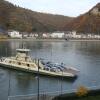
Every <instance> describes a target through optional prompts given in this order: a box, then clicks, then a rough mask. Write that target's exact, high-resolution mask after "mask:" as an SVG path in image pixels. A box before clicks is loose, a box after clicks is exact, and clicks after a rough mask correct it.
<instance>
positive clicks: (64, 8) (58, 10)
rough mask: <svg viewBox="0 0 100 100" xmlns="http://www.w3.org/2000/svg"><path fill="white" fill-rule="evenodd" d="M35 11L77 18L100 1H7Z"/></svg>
mask: <svg viewBox="0 0 100 100" xmlns="http://www.w3.org/2000/svg"><path fill="white" fill-rule="evenodd" d="M6 1H9V2H11V3H13V4H16V5H19V6H20V7H23V8H28V9H31V10H33V11H38V12H44V13H51V14H60V15H65V16H70V17H76V16H79V15H80V14H83V13H85V12H87V11H88V10H90V9H91V8H92V7H93V6H95V5H96V4H97V3H100V0H6Z"/></svg>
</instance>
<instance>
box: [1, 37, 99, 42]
mask: <svg viewBox="0 0 100 100" xmlns="http://www.w3.org/2000/svg"><path fill="white" fill-rule="evenodd" d="M11 40H13V41H43V42H70V41H71V42H83V41H84V42H88V41H100V39H68V40H65V39H32V38H29V39H17V38H16V39H13V38H8V39H0V41H11Z"/></svg>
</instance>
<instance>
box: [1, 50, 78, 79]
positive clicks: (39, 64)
mask: <svg viewBox="0 0 100 100" xmlns="http://www.w3.org/2000/svg"><path fill="white" fill-rule="evenodd" d="M16 51H17V53H16V56H14V57H2V58H1V59H0V66H2V67H7V68H11V69H16V70H21V71H26V72H31V73H39V74H42V75H47V76H57V77H71V78H73V77H76V75H77V73H78V71H79V70H77V69H76V68H72V67H69V68H67V67H66V66H65V65H64V64H63V63H61V64H57V63H52V62H45V61H43V60H41V59H32V58H31V57H30V56H29V52H30V49H16Z"/></svg>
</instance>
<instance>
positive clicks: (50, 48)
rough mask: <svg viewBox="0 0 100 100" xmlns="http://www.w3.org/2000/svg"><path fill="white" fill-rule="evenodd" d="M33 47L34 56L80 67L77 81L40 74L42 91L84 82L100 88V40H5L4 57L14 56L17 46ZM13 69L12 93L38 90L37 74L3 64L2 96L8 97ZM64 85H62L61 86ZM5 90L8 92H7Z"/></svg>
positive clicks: (0, 47)
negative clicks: (7, 67)
mask: <svg viewBox="0 0 100 100" xmlns="http://www.w3.org/2000/svg"><path fill="white" fill-rule="evenodd" d="M22 44H24V47H26V48H29V49H31V52H30V55H31V56H32V58H44V59H46V60H50V61H53V62H57V63H61V62H64V63H65V64H67V65H68V66H73V67H76V68H78V69H79V70H80V73H79V75H78V78H77V79H76V80H74V81H69V80H68V79H63V80H62V79H61V78H53V77H44V76H40V92H54V91H61V89H62V90H63V91H64V90H72V89H76V88H77V87H78V86H80V85H84V86H89V87H90V86H94V85H95V86H98V87H99V88H100V86H99V85H100V77H98V76H100V42H92V41H91V42H43V41H24V42H22V41H17V40H11V41H2V42H0V57H2V56H13V55H15V54H16V49H17V48H21V47H22ZM9 73H10V75H11V76H10V95H22V94H33V93H37V75H34V74H29V73H24V72H18V71H13V70H9V69H3V68H2V67H0V90H1V91H0V98H1V99H2V100H6V99H7V93H8V86H9V84H8V83H9ZM61 85H62V88H61ZM4 93H5V94H4Z"/></svg>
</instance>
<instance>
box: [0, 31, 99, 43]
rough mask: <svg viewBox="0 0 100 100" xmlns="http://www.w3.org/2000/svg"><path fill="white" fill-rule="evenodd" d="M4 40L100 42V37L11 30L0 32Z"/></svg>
mask: <svg viewBox="0 0 100 100" xmlns="http://www.w3.org/2000/svg"><path fill="white" fill-rule="evenodd" d="M2 39H32V40H48V41H50V40H54V41H56V40H74V41H80V40H82V41H86V40H100V35H99V33H98V34H94V33H87V34H84V33H77V32H76V31H55V32H31V33H28V32H19V31H16V30H9V31H5V32H0V40H2Z"/></svg>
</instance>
